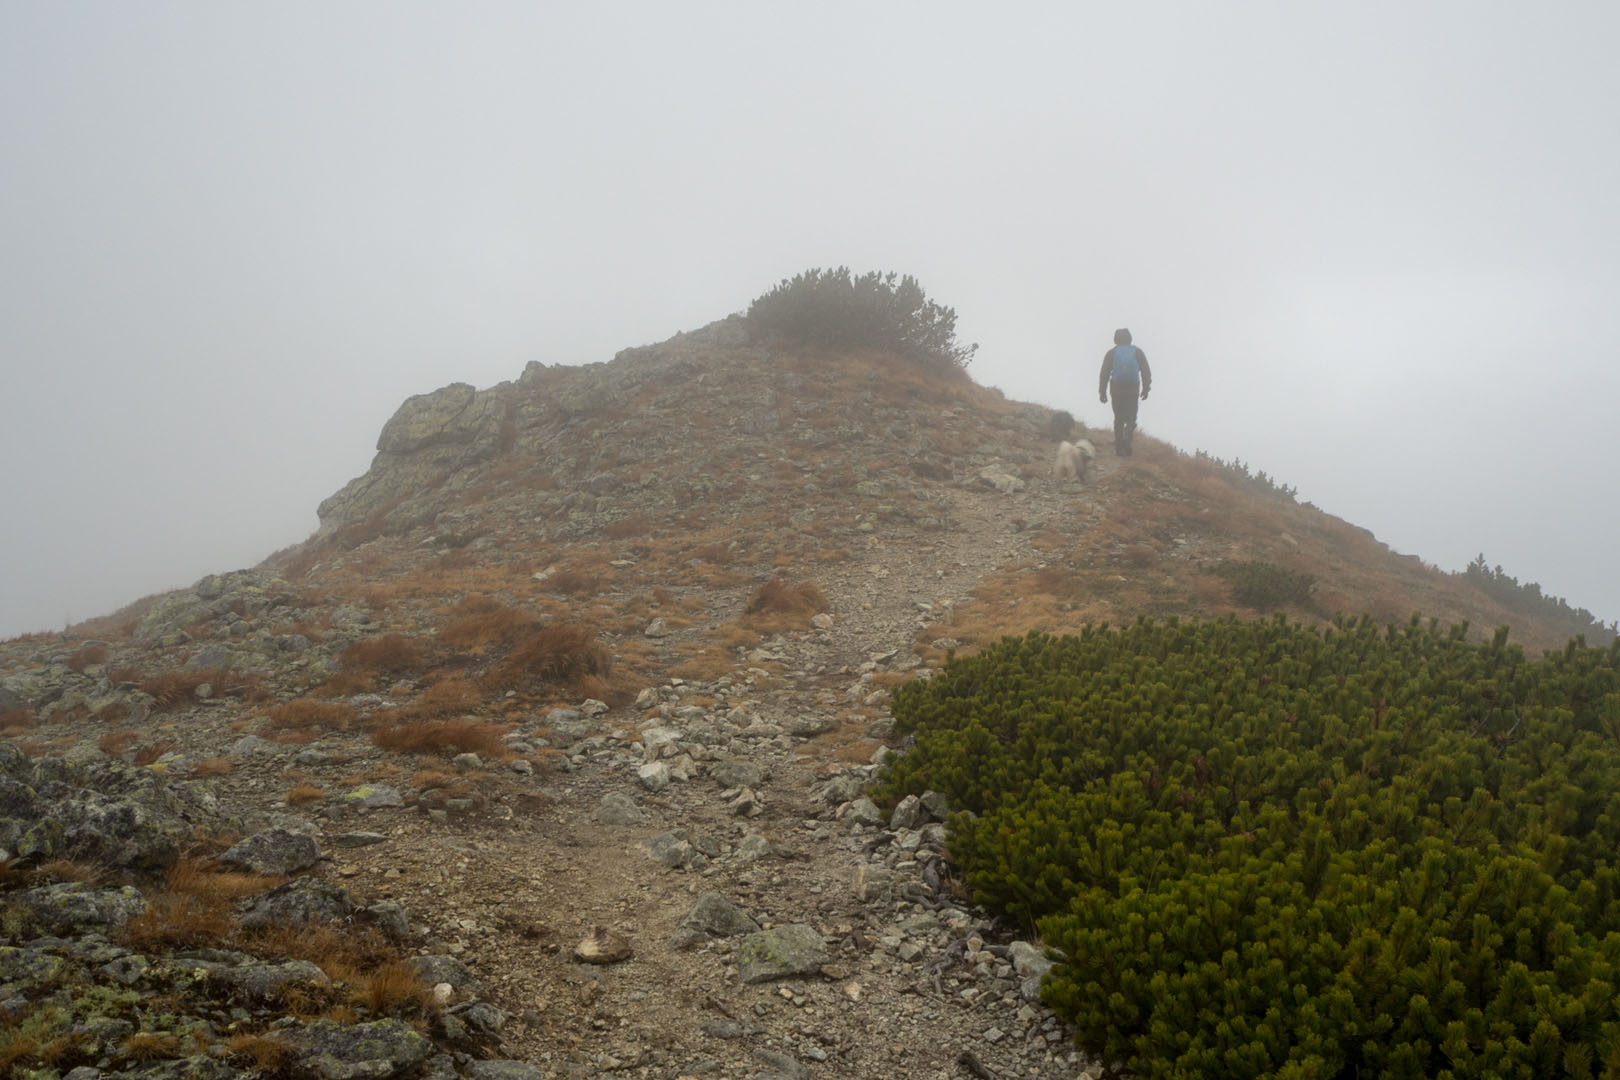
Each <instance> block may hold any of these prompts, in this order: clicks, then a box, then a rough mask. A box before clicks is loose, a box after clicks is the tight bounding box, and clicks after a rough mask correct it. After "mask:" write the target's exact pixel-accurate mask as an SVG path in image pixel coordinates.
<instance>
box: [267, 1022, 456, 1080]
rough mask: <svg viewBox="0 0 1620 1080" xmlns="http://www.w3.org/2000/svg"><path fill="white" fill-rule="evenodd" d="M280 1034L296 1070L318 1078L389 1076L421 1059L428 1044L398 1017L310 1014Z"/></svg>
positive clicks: (382, 1079) (356, 1079)
mask: <svg viewBox="0 0 1620 1080" xmlns="http://www.w3.org/2000/svg"><path fill="white" fill-rule="evenodd" d="M280 1038H281V1039H282V1041H284V1042H285V1043H286V1045H287V1049H288V1051H289V1053H290V1054H291V1056H292V1057H293V1059H294V1060H295V1061H296V1063H297V1069H298V1070H299V1071H301V1072H304V1073H308V1074H309V1075H312V1076H315V1077H318V1078H320V1080H390V1078H392V1077H396V1076H403V1075H405V1074H406V1073H408V1072H409V1071H410V1070H412V1069H414V1068H416V1067H417V1066H418V1065H420V1064H422V1062H424V1061H426V1060H427V1058H428V1054H430V1053H431V1052H432V1050H433V1044H432V1043H430V1042H429V1041H428V1040H427V1039H426V1038H425V1037H423V1036H422V1035H420V1034H418V1033H417V1032H416V1031H415V1030H413V1029H412V1028H411V1026H410V1025H409V1024H407V1023H405V1022H404V1021H402V1020H378V1021H375V1022H372V1023H369V1024H339V1023H335V1022H333V1021H331V1020H316V1021H313V1022H311V1023H309V1024H305V1025H304V1026H302V1027H296V1028H291V1029H289V1030H288V1031H286V1032H285V1033H283V1034H282V1035H281V1036H280Z"/></svg>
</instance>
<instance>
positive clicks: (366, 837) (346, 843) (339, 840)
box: [330, 832, 388, 848]
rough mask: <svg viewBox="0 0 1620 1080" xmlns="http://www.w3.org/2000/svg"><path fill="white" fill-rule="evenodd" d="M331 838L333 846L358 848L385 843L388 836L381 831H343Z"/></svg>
mask: <svg viewBox="0 0 1620 1080" xmlns="http://www.w3.org/2000/svg"><path fill="white" fill-rule="evenodd" d="M330 840H331V843H332V846H333V847H339V848H357V847H370V846H371V845H373V844H381V843H384V842H386V841H387V840H388V837H387V836H384V835H383V834H382V833H379V832H343V833H338V834H337V835H335V836H333V837H331V838H330Z"/></svg>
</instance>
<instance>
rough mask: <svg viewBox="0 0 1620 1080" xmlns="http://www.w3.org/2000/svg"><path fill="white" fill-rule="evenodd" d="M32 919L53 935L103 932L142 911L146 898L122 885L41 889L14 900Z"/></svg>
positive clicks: (67, 884) (61, 885)
mask: <svg viewBox="0 0 1620 1080" xmlns="http://www.w3.org/2000/svg"><path fill="white" fill-rule="evenodd" d="M17 900H18V902H20V903H22V904H23V905H24V906H26V907H27V908H28V909H29V910H30V911H31V912H32V913H33V915H34V918H35V919H36V920H38V921H39V923H40V924H41V925H43V926H46V927H48V928H49V929H51V930H52V931H53V932H55V933H74V932H83V931H90V930H93V931H97V932H103V931H106V930H109V929H111V928H113V927H116V926H122V925H124V923H126V922H128V921H129V920H130V919H133V918H135V917H136V916H137V915H141V914H143V913H144V912H145V911H146V907H147V904H146V898H145V897H144V896H142V895H141V894H140V893H139V892H138V891H137V890H135V889H134V888H132V887H130V886H128V885H125V886H123V887H122V888H117V889H97V888H93V887H91V886H89V885H86V884H85V883H84V882H82V881H63V882H58V883H56V884H54V885H42V886H40V887H39V888H37V889H29V890H27V891H26V892H23V893H20V894H19V895H18V896H17Z"/></svg>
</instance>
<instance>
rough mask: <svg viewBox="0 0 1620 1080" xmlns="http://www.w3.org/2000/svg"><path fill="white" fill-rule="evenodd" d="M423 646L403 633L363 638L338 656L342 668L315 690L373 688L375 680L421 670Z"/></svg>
mask: <svg viewBox="0 0 1620 1080" xmlns="http://www.w3.org/2000/svg"><path fill="white" fill-rule="evenodd" d="M428 656H429V650H428V648H427V646H426V645H424V644H423V643H422V642H420V641H418V640H417V639H415V638H412V637H407V636H406V635H404V634H392V633H391V634H383V635H381V636H380V637H374V638H363V639H361V640H360V641H356V642H354V643H352V644H351V645H349V646H348V647H347V648H345V649H344V650H343V652H342V653H340V654H339V655H338V663H339V664H340V665H341V666H342V670H341V671H340V672H338V674H337V675H335V676H333V677H332V678H331V679H328V680H327V681H326V683H325V685H323V686H322V687H321V688H320V689H319V690H318V691H317V693H325V694H353V693H359V692H362V691H367V690H373V689H376V687H377V684H378V681H379V680H381V679H384V678H391V677H397V676H399V675H402V674H404V673H406V672H414V671H418V670H420V669H421V668H422V667H423V665H425V664H426V663H427V660H428Z"/></svg>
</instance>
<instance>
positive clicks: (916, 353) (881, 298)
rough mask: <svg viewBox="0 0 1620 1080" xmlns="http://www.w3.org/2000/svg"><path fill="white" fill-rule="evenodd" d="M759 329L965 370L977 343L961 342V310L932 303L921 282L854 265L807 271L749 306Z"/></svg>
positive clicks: (826, 345)
mask: <svg viewBox="0 0 1620 1080" xmlns="http://www.w3.org/2000/svg"><path fill="white" fill-rule="evenodd" d="M748 321H749V323H750V324H751V325H752V326H753V327H754V328H755V329H756V330H760V331H765V332H774V333H777V334H780V335H781V336H783V337H785V338H788V339H790V340H793V341H797V342H801V343H803V344H806V345H814V346H820V347H823V348H829V349H849V348H864V349H883V350H887V351H889V352H892V353H894V354H896V355H897V356H902V357H905V358H906V359H909V360H915V361H918V362H919V363H924V364H930V365H939V366H943V367H955V368H964V367H967V365H968V363H969V361H971V360H972V359H973V354H974V352H976V351H977V350H978V348H979V347H978V346H977V345H960V344H958V343H957V341H956V312H955V310H954V309H952V308H948V307H941V306H940V305H938V304H936V303H934V302H933V301H931V300H929V299H928V297H927V295H925V294H924V292H923V288H922V286H921V285H919V284H917V279H916V278H913V277H911V276H909V275H907V276H905V277H901V278H899V280H898V281H897V280H896V275H895V274H893V273H888V274H884V273H880V272H878V271H876V270H873V271H871V272H870V273H866V274H862V275H861V276H860V277H855V276H853V275H852V274H851V273H850V271H849V267H847V266H840V267H839V268H838V269H836V270H821V269H812V270H806V271H805V272H804V273H802V274H798V275H796V276H794V277H792V278H788V279H785V280H784V281H782V282H781V283H780V284H779V285H777V286H776V287H775V288H774V289H772V290H771V291H770V292H768V293H765V294H764V295H763V296H760V297H758V298H757V299H755V300H754V302H753V303H752V304H750V305H749V306H748Z"/></svg>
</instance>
